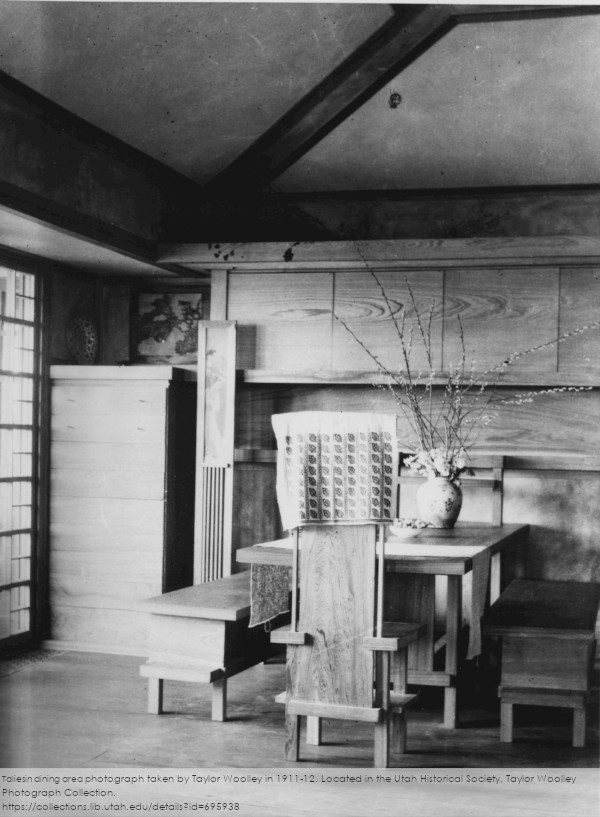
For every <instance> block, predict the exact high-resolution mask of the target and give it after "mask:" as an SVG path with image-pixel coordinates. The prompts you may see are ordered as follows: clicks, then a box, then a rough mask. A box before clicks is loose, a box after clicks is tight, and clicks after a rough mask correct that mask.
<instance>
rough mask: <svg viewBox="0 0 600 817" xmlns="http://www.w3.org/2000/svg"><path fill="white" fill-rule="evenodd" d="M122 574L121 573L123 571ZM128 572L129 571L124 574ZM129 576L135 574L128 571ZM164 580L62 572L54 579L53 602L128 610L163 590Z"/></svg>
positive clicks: (65, 604) (72, 605) (52, 585)
mask: <svg viewBox="0 0 600 817" xmlns="http://www.w3.org/2000/svg"><path fill="white" fill-rule="evenodd" d="M121 575H122V574H121ZM125 575H127V574H125ZM129 576H135V574H132V573H129ZM161 589H162V581H161V580H159V581H156V574H155V580H154V581H136V580H135V579H132V580H130V581H127V580H124V581H119V579H118V578H117V577H116V576H115V577H114V578H112V579H106V580H103V579H100V578H97V577H85V578H82V577H81V576H74V575H63V576H61V577H60V578H59V577H56V578H51V580H50V594H51V597H52V604H53V605H59V606H65V607H84V608H89V607H93V608H94V609H96V610H124V609H125V610H128V609H131V607H132V606H133V605H135V603H136V602H137V601H141V600H143V599H146V598H148V597H149V596H152V595H156V593H160V591H161Z"/></svg>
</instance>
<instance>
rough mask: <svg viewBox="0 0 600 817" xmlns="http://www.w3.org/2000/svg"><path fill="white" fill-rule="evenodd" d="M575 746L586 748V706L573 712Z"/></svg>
mask: <svg viewBox="0 0 600 817" xmlns="http://www.w3.org/2000/svg"><path fill="white" fill-rule="evenodd" d="M573 746H575V747H577V748H582V747H583V746H585V706H584V707H583V708H582V709H574V710H573Z"/></svg>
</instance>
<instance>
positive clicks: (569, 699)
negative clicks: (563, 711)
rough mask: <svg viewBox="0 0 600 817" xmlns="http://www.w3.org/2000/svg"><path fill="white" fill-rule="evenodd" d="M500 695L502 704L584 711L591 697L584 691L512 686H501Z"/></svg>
mask: <svg viewBox="0 0 600 817" xmlns="http://www.w3.org/2000/svg"><path fill="white" fill-rule="evenodd" d="M498 694H499V696H500V697H501V698H502V703H507V704H526V705H528V706H564V707H567V708H573V709H582V708H583V707H584V706H585V705H586V703H587V699H588V697H589V696H588V694H587V693H586V692H584V691H582V690H571V689H564V690H557V689H544V688H540V687H531V688H527V687H512V686H501V687H500V688H499V689H498Z"/></svg>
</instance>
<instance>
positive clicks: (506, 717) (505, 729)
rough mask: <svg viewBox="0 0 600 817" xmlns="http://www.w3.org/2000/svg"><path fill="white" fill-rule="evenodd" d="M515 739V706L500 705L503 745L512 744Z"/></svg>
mask: <svg viewBox="0 0 600 817" xmlns="http://www.w3.org/2000/svg"><path fill="white" fill-rule="evenodd" d="M512 739H513V705H512V704H506V703H501V704H500V740H501V741H502V743H512Z"/></svg>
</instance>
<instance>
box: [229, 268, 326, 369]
mask: <svg viewBox="0 0 600 817" xmlns="http://www.w3.org/2000/svg"><path fill="white" fill-rule="evenodd" d="M332 307H333V274H332V273H310V272H307V273H304V274H303V275H302V276H298V275H294V274H290V273H286V272H282V273H263V274H252V275H240V274H237V273H232V274H231V275H230V276H229V306H228V311H227V314H228V318H229V319H230V320H236V321H237V322H238V358H237V367H238V368H239V369H252V368H266V369H270V368H275V369H277V370H280V371H283V372H287V371H297V370H307V369H319V368H331V348H332V321H333V317H332V314H331V311H332Z"/></svg>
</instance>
